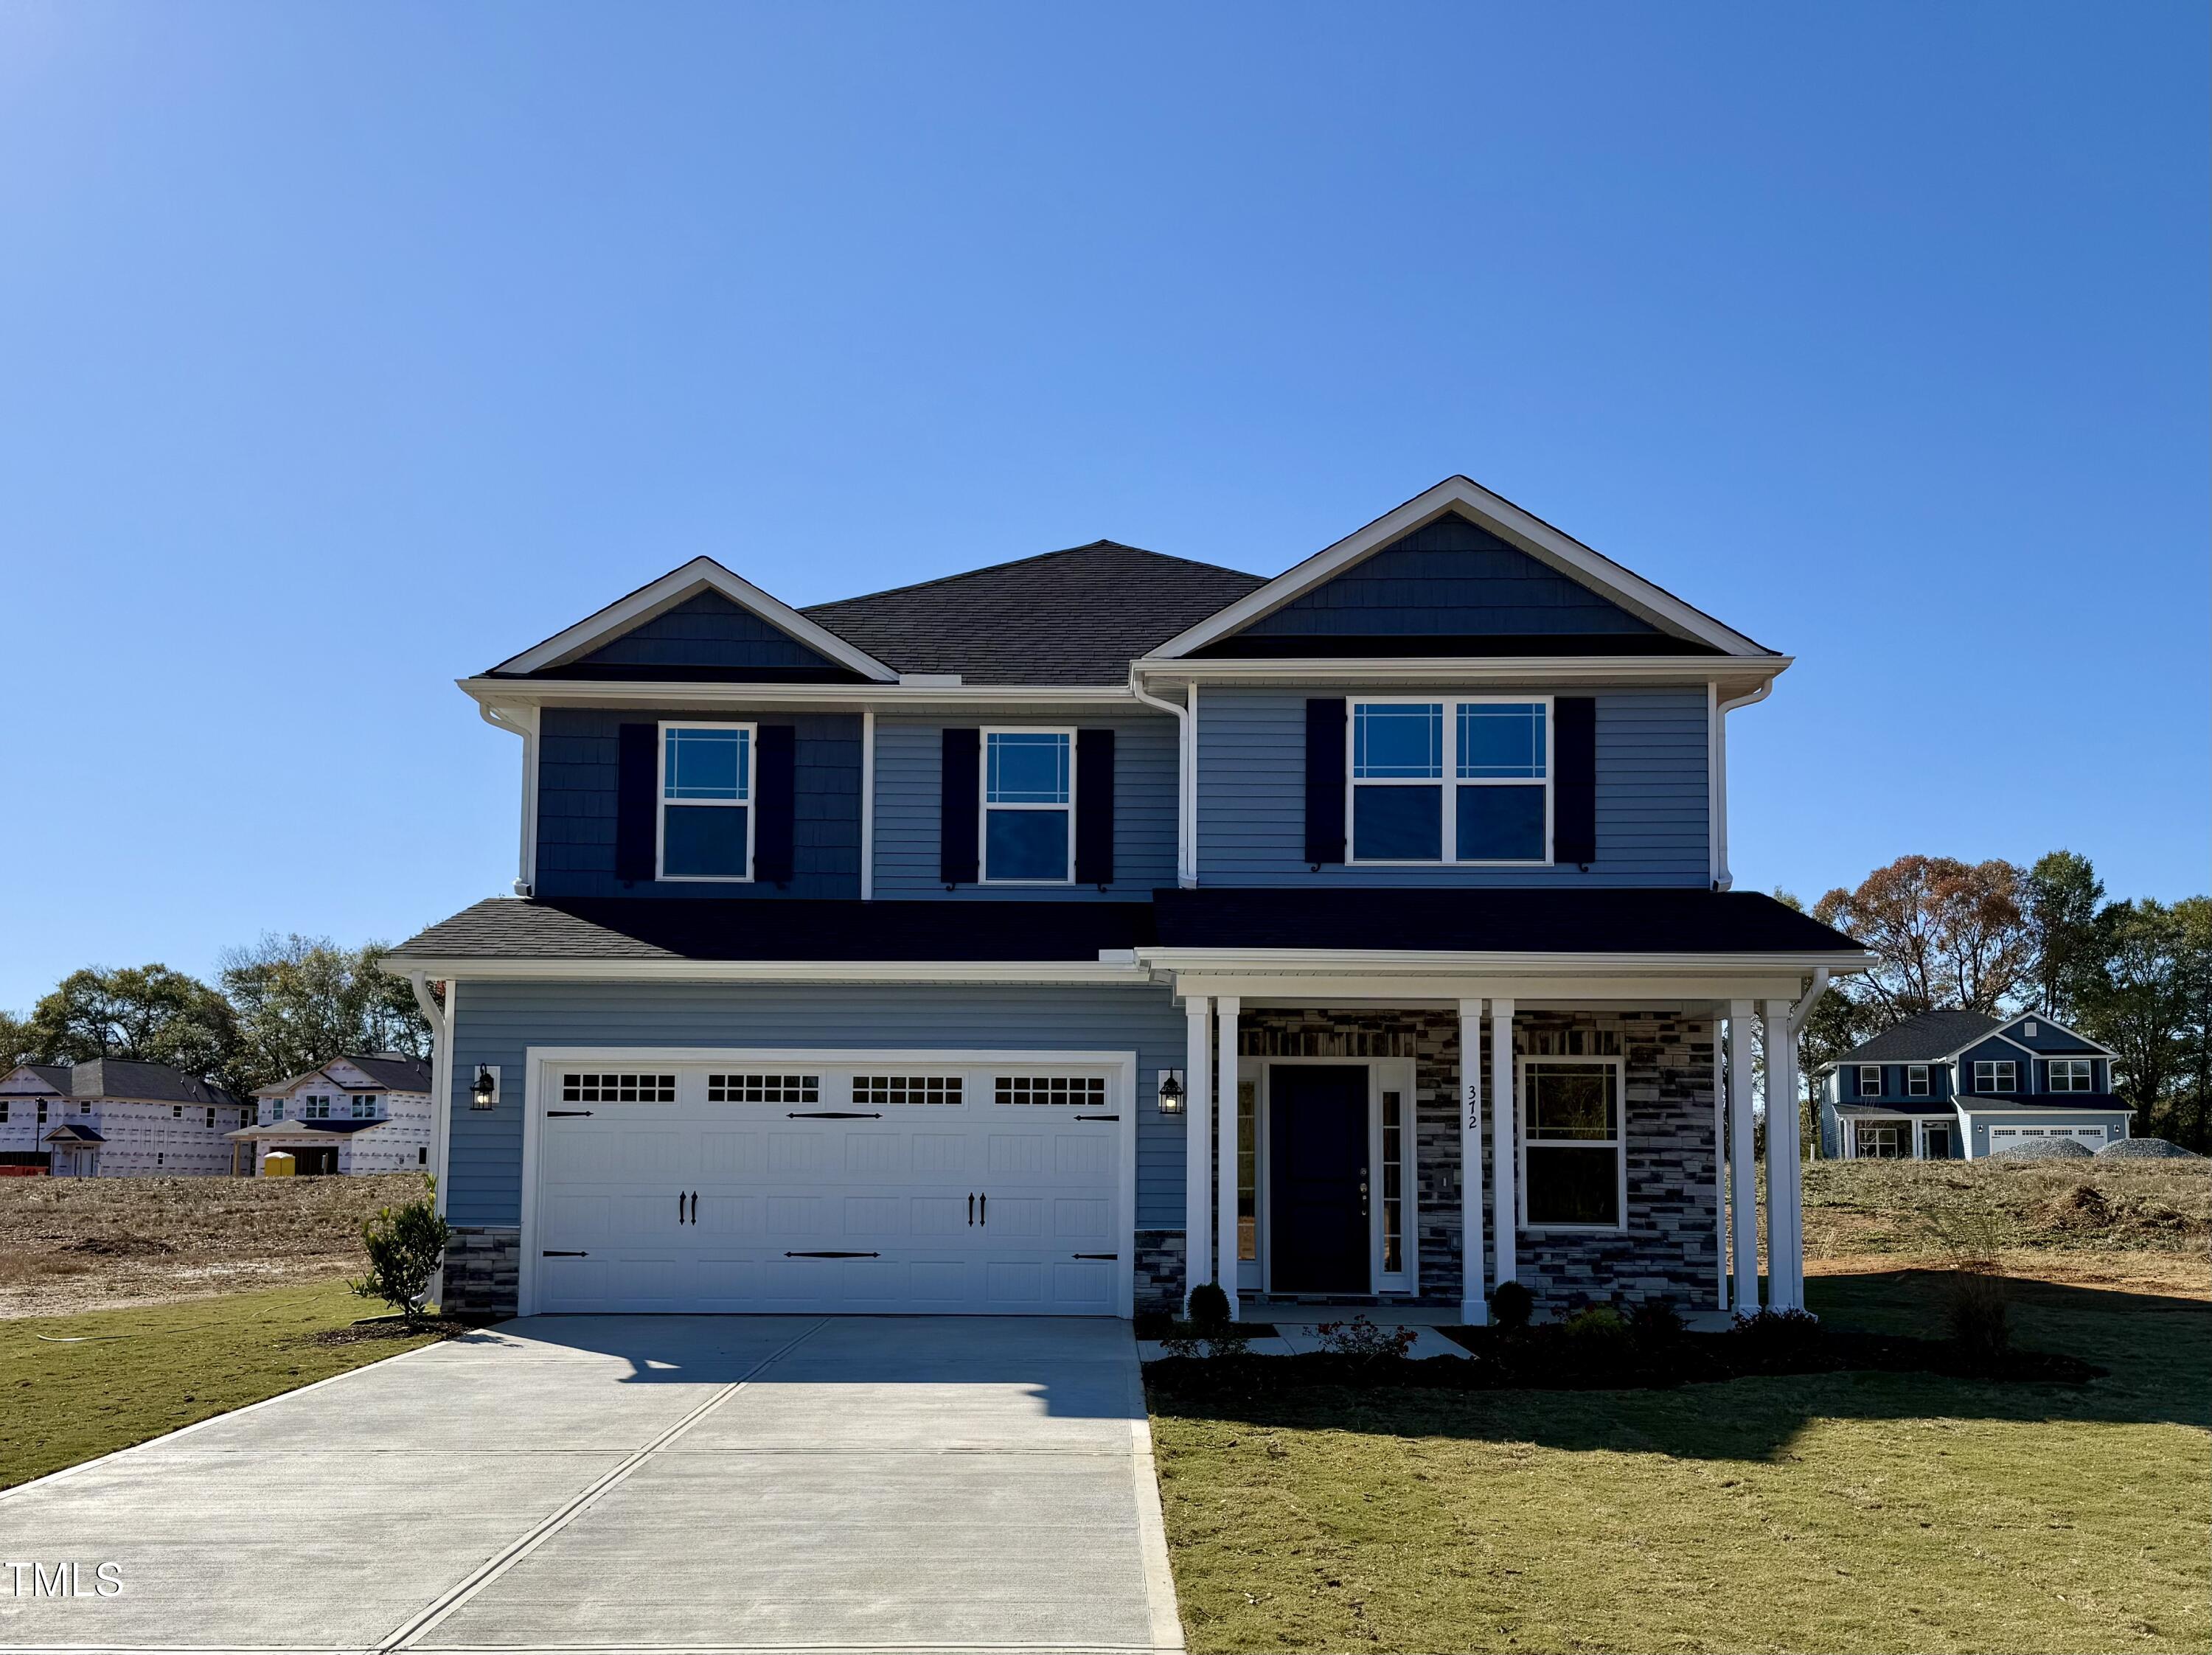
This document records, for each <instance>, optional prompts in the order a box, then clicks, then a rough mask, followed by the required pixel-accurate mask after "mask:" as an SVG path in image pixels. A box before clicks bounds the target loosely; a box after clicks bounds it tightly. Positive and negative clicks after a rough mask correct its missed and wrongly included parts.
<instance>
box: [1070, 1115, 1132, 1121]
mask: <svg viewBox="0 0 2212 1655" xmlns="http://www.w3.org/2000/svg"><path fill="white" fill-rule="evenodd" d="M1076 1119H1078V1120H1119V1119H1121V1116H1119V1115H1078V1116H1077V1117H1076Z"/></svg>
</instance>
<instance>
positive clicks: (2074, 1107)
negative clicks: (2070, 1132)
mask: <svg viewBox="0 0 2212 1655" xmlns="http://www.w3.org/2000/svg"><path fill="white" fill-rule="evenodd" d="M1967 1095H1969V1096H1970V1097H1980V1096H1981V1095H1982V1094H1980V1093H1978V1092H1974V1093H1970V1094H1967ZM2036 1095H2037V1096H2039V1097H2045V1098H2063V1097H2064V1096H2065V1095H2066V1094H2064V1093H2063V1092H2041V1093H2038V1094H2036ZM1956 1107H1957V1109H1958V1111H1959V1112H1960V1114H1962V1115H2033V1116H2043V1115H2132V1114H2133V1113H2135V1111H2134V1110H2132V1109H2130V1108H2129V1107H2128V1106H2126V1105H2125V1104H2113V1105H2111V1106H2106V1105H2102V1104H2099V1105H2096V1106H2090V1105H2087V1104H2079V1103H2035V1102H2028V1103H1988V1104H1973V1103H1965V1102H1961V1103H1960V1104H1958V1105H1957V1106H1956Z"/></svg>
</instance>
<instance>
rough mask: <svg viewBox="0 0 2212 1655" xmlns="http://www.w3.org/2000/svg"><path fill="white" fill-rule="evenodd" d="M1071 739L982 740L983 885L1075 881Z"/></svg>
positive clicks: (1010, 733) (1010, 736)
mask: <svg viewBox="0 0 2212 1655" xmlns="http://www.w3.org/2000/svg"><path fill="white" fill-rule="evenodd" d="M1074 752H1075V732H1074V731H1072V730H986V731H984V732H983V775H982V783H983V798H982V803H981V809H982V812H983V870H982V871H983V882H984V883H985V884H987V885H1067V884H1072V883H1073V882H1074V879H1075V768H1074Z"/></svg>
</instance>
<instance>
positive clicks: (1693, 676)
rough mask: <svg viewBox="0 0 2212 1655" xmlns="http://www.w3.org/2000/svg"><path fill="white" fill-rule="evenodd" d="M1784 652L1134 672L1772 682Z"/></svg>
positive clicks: (1210, 677)
mask: <svg viewBox="0 0 2212 1655" xmlns="http://www.w3.org/2000/svg"><path fill="white" fill-rule="evenodd" d="M1794 660H1795V658H1794V657H1792V656H1788V655H1732V656H1729V657H1726V658H1720V657H1716V656H1711V655H1571V656H1559V655H1483V656H1467V655H1421V656H1404V657H1400V658H1396V659H1393V660H1373V659H1369V658H1363V657H1351V656H1305V655H1297V656H1282V657H1268V656H1238V657H1232V658H1225V659H1215V658H1207V659H1206V660H1203V661H1193V660H1176V659H1170V658H1163V657H1158V656H1140V657H1139V658H1138V659H1137V660H1136V661H1134V662H1133V663H1132V664H1131V665H1132V670H1133V672H1146V671H1153V672H1159V673H1162V674H1168V673H1172V674H1173V675H1174V676H1176V677H1177V678H1182V679H1189V680H1191V681H1194V682H1202V683H1215V682H1250V681H1253V680H1261V681H1266V680H1270V679H1281V680H1282V681H1284V682H1286V683H1287V682H1297V683H1346V684H1352V685H1361V684H1371V683H1378V682H1414V683H1437V682H1444V683H1455V684H1456V683H1498V682H1503V683H1510V684H1525V683H1529V682H1543V683H1576V684H1584V683H1589V684H1644V683H1691V684H1702V683H1705V682H1710V681H1712V680H1715V679H1725V680H1727V681H1729V682H1744V681H1746V680H1752V681H1760V682H1772V681H1773V680H1774V679H1775V678H1776V677H1778V676H1779V675H1781V674H1782V673H1784V672H1785V671H1787V670H1789V668H1790V665H1791V664H1792V663H1793V661H1794Z"/></svg>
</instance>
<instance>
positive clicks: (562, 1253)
mask: <svg viewBox="0 0 2212 1655" xmlns="http://www.w3.org/2000/svg"><path fill="white" fill-rule="evenodd" d="M591 1256H592V1255H591V1254H589V1253H588V1252H584V1251H583V1250H582V1249H581V1248H578V1249H576V1250H575V1251H574V1252H569V1251H568V1250H567V1249H565V1248H562V1247H548V1248H546V1249H545V1250H544V1252H541V1253H539V1254H538V1257H539V1258H590V1257H591Z"/></svg>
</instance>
